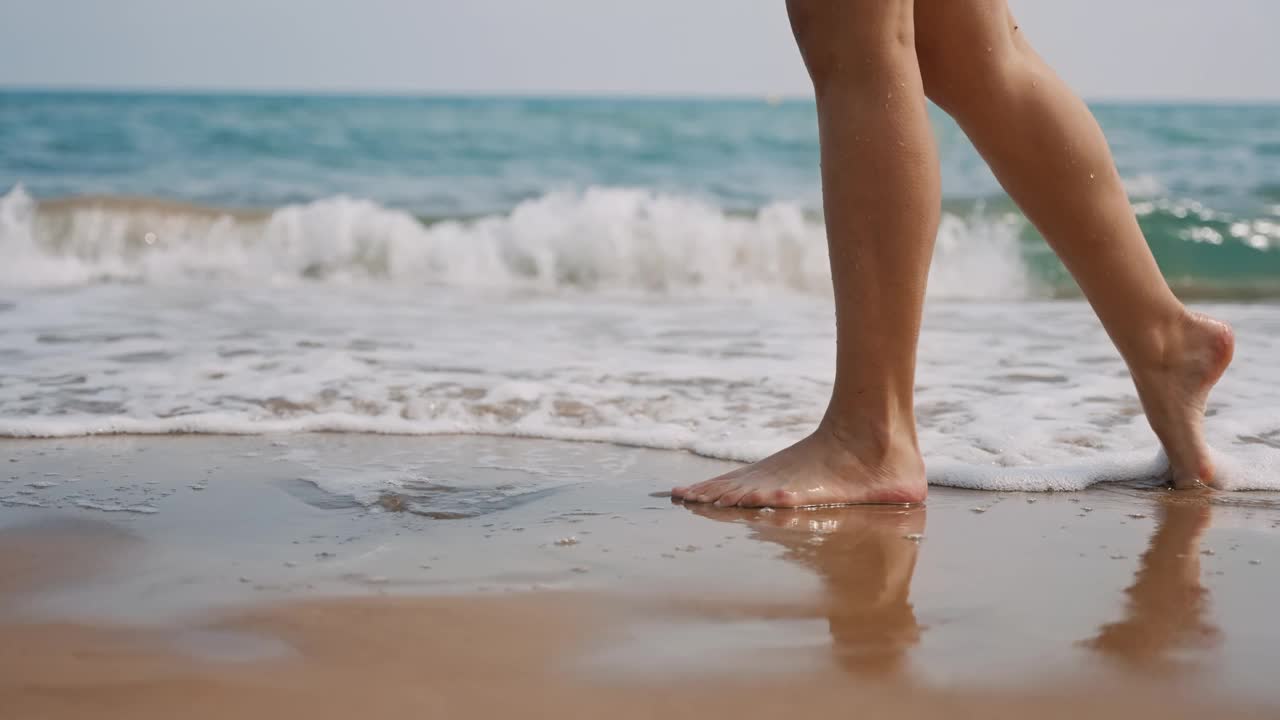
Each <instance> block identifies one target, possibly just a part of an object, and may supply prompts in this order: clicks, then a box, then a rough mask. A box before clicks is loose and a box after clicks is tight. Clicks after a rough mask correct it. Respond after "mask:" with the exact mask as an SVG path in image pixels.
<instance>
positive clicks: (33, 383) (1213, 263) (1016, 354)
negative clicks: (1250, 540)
mask: <svg viewBox="0 0 1280 720" xmlns="http://www.w3.org/2000/svg"><path fill="white" fill-rule="evenodd" d="M1094 109H1095V111H1096V113H1097V115H1098V118H1099V120H1100V122H1101V123H1102V125H1103V127H1104V129H1105V131H1106V133H1107V137H1108V138H1109V140H1110V141H1111V144H1112V147H1113V150H1114V152H1115V155H1116V161H1117V164H1118V167H1119V170H1120V173H1121V175H1122V177H1123V178H1124V179H1125V183H1126V187H1127V188H1128V191H1129V194H1130V197H1131V199H1132V203H1133V207H1134V212H1135V213H1136V214H1137V216H1138V219H1139V221H1140V223H1141V225H1142V228H1143V230H1144V231H1145V233H1146V235H1147V238H1148V241H1149V243H1150V244H1151V246H1152V248H1153V250H1154V251H1155V254H1156V257H1157V259H1158V261H1159V263H1160V266H1161V268H1162V270H1163V271H1164V272H1165V274H1166V276H1167V277H1168V278H1169V280H1170V281H1171V282H1172V284H1173V285H1174V287H1175V288H1176V289H1177V290H1178V292H1179V293H1180V294H1181V295H1182V296H1183V297H1185V298H1188V299H1191V300H1195V301H1200V302H1210V303H1213V304H1214V306H1213V308H1212V311H1213V312H1215V313H1217V314H1219V315H1221V316H1223V317H1224V319H1227V320H1230V321H1233V322H1234V323H1236V325H1237V330H1238V331H1239V333H1240V336H1241V343H1240V345H1241V347H1240V354H1239V356H1238V359H1237V362H1236V367H1235V368H1233V370H1232V371H1231V372H1230V373H1229V374H1228V377H1227V379H1226V380H1225V381H1224V383H1223V384H1222V385H1221V386H1220V389H1219V391H1218V392H1217V393H1216V394H1215V400H1216V401H1217V403H1218V406H1217V409H1216V410H1215V417H1213V418H1212V419H1211V432H1210V435H1211V437H1212V438H1213V442H1214V444H1215V446H1217V447H1218V448H1219V449H1220V450H1221V451H1223V452H1224V453H1226V454H1227V455H1228V456H1230V457H1232V458H1235V459H1236V461H1235V465H1236V466H1238V467H1236V469H1235V470H1233V471H1232V472H1233V473H1234V475H1233V477H1234V478H1235V482H1236V484H1237V486H1239V487H1273V486H1280V472H1277V456H1280V412H1277V411H1276V410H1275V408H1277V407H1280V383H1277V382H1276V380H1275V373H1276V371H1277V370H1280V360H1277V359H1276V358H1277V357H1280V340H1277V339H1276V338H1280V312H1278V311H1277V306H1276V305H1274V304H1273V303H1274V302H1275V301H1276V300H1277V299H1280V106H1276V105H1263V104H1252V105H1246V104H1241V105H1212V104H1184V105H1175V104H1103V105H1097V106H1095V108H1094ZM935 121H936V122H935V127H936V132H937V136H938V140H939V148H940V154H941V160H942V174H943V187H944V195H945V199H944V217H943V222H942V226H941V229H940V231H939V243H938V249H937V253H936V257H935V262H934V267H933V271H932V273H931V277H930V288H929V293H930V307H929V310H928V316H927V318H926V330H925V338H924V340H923V345H922V366H921V372H920V381H919V382H920V388H919V403H920V422H921V427H922V440H923V442H924V445H925V448H924V449H925V453H926V457H927V459H928V460H929V462H930V467H931V470H930V475H931V479H933V480H934V481H935V482H942V483H948V484H957V485H969V486H975V487H989V488H1026V489H1048V488H1069V487H1078V486H1081V485H1083V484H1087V483H1089V482H1094V481H1097V480H1102V479H1118V478H1125V477H1136V476H1141V475H1143V474H1150V473H1151V472H1154V471H1153V469H1152V468H1154V467H1155V466H1154V465H1152V463H1151V462H1150V458H1151V456H1152V455H1153V454H1154V451H1155V441H1154V437H1153V436H1152V435H1151V434H1150V431H1149V430H1148V429H1147V428H1146V425H1145V422H1144V420H1143V418H1142V416H1141V414H1140V410H1139V408H1138V405H1137V401H1136V399H1135V398H1134V397H1133V393H1132V389H1131V387H1130V385H1129V383H1128V378H1127V374H1126V372H1125V369H1124V366H1123V364H1122V363H1120V361H1119V359H1118V358H1117V357H1116V356H1115V353H1114V351H1113V350H1111V349H1110V346H1109V345H1108V343H1107V340H1106V337H1105V335H1103V334H1102V332H1101V330H1100V328H1098V327H1097V323H1096V321H1095V320H1093V318H1092V315H1091V314H1090V312H1089V310H1088V307H1087V306H1086V305H1085V304H1084V303H1083V302H1082V301H1080V300H1079V299H1078V293H1077V292H1076V290H1075V288H1074V285H1073V284H1072V283H1071V281H1070V279H1069V277H1068V276H1067V275H1066V274H1065V272H1064V271H1063V270H1062V268H1061V266H1060V265H1059V264H1058V262H1057V261H1056V260H1055V259H1054V258H1053V256H1052V254H1051V253H1050V252H1049V251H1048V249H1047V248H1046V247H1045V245H1044V243H1043V242H1042V241H1041V240H1040V238H1039V237H1038V236H1037V234H1036V233H1035V231H1034V229H1032V228H1031V227H1030V226H1029V225H1028V224H1027V223H1026V222H1025V220H1024V219H1023V218H1022V217H1021V215H1020V214H1019V213H1018V212H1017V210H1016V208H1014V207H1013V205H1012V204H1011V202H1010V201H1009V199H1008V198H1007V196H1006V195H1005V194H1004V193H1003V192H1002V191H1001V189H1000V187H999V185H998V184H997V183H996V181H995V180H994V178H993V177H992V176H991V174H990V172H989V171H988V170H987V169H986V167H985V165H984V164H983V163H982V161H981V159H980V158H979V157H978V156H977V154H976V153H975V152H974V150H973V149H972V147H971V146H970V145H969V144H968V142H967V141H966V140H965V139H964V137H963V135H962V134H961V133H960V131H959V130H958V128H957V127H956V126H955V125H954V124H953V123H951V122H950V121H949V120H948V119H947V118H945V116H943V115H942V114H941V113H936V112H935ZM1016 130H1017V129H1016V127H1011V128H1010V131H1011V132H1016ZM819 198H820V193H819V182H818V143H817V132H816V117H815V112H814V108H813V103H812V101H811V100H804V101H799V100H795V101H793V100H785V101H782V100H775V99H764V98H761V99H742V100H641V99H625V100H623V99H592V98H578V99H539V98H519V97H503V98H483V97H465V98H463V97H459V98H450V97H372V96H353V97H341V96H318V95H313V96H274V95H266V94H261V95H231V94H207V95H195V94H166V93H142V94H122V93H107V92H37V91H12V90H11V91H0V252H2V253H3V262H2V263H0V367H3V372H2V373H0V434H3V435H9V436H32V435H34V436H69V435H81V434H89V433H100V432H148V433H151V432H235V433H259V432H284V431H306V430H327V431H337V432H402V433H440V432H464V433H489V434H509V435H528V436H540V437H557V438H564V439H578V440H605V441H613V442H622V443H629V444H639V445H650V446H655V447H669V448H682V449H691V450H695V451H697V452H701V453H704V454H708V455H714V456H720V457H728V458H736V459H744V460H748V459H754V458H757V457H760V456H762V455H764V454H766V453H767V452H768V451H771V450H774V449H777V448H779V447H781V446H782V445H784V444H785V443H786V442H788V441H791V440H794V439H796V438H797V437H799V436H800V435H802V434H803V433H804V432H806V431H807V430H808V429H810V428H811V427H812V425H813V424H814V422H816V420H817V418H818V417H820V415H821V413H822V410H823V405H824V403H825V399H826V393H827V392H828V390H829V382H830V375H831V365H832V358H831V355H832V351H833V345H832V328H831V304H830V298H829V293H830V280H829V276H828V271H827V266H826V246H825V239H824V231H823V225H822V215H821V208H820V199H819Z"/></svg>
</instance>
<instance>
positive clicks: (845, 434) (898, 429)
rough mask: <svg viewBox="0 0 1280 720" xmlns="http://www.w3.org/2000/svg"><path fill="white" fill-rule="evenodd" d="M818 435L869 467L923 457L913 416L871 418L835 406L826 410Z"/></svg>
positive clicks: (819, 425)
mask: <svg viewBox="0 0 1280 720" xmlns="http://www.w3.org/2000/svg"><path fill="white" fill-rule="evenodd" d="M816 432H817V434H820V435H823V436H825V437H827V438H829V439H830V440H831V441H832V442H834V443H835V444H837V445H838V446H840V447H841V448H842V449H844V450H846V451H847V452H849V453H850V454H851V455H853V456H854V457H857V458H858V459H859V460H860V461H861V462H862V463H864V464H865V465H867V466H868V467H880V466H887V465H893V464H896V463H898V462H900V461H902V460H903V459H906V458H911V459H918V458H919V457H920V448H919V442H918V440H917V438H916V427H915V418H914V417H913V416H911V415H910V414H907V415H906V416H905V417H903V416H900V415H888V416H882V417H870V416H867V415H865V414H862V413H859V412H857V411H853V412H848V413H847V412H843V411H841V410H838V409H837V408H836V407H835V406H834V405H833V406H832V407H829V408H828V409H827V413H826V415H825V416H823V418H822V422H821V423H819V424H818V429H817V431H816Z"/></svg>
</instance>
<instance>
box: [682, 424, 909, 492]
mask: <svg viewBox="0 0 1280 720" xmlns="http://www.w3.org/2000/svg"><path fill="white" fill-rule="evenodd" d="M901 445H902V447H894V448H890V449H888V450H887V451H883V450H882V451H877V452H874V453H871V452H859V451H858V450H857V449H856V447H857V445H856V443H852V442H848V441H846V440H845V439H844V436H842V435H841V434H840V433H837V432H833V431H831V430H829V429H827V428H826V424H825V423H824V426H823V427H820V428H819V429H818V430H817V431H815V432H814V433H813V434H812V435H810V436H809V437H807V438H805V439H803V440H801V441H800V442H798V443H796V444H795V445H792V446H791V447H789V448H787V449H785V450H782V451H781V452H778V453H776V454H774V455H770V456H769V457H767V458H765V459H763V460H761V461H760V462H757V463H754V464H751V465H747V466H745V467H741V468H738V469H737V470H734V471H732V472H729V473H725V474H724V475H721V476H719V477H715V478H712V479H710V480H707V481H705V482H701V483H698V484H696V485H691V486H689V487H678V488H675V489H674V490H672V491H671V495H672V496H673V497H675V498H677V499H680V500H684V501H685V502H699V503H715V504H716V505H719V506H721V507H734V506H738V507H807V506H813V505H862V504H898V505H906V504H913V503H920V502H924V499H925V495H926V493H927V492H928V486H927V483H926V481H925V474H924V460H923V459H922V458H921V457H920V451H919V450H918V449H917V448H916V444H915V441H914V435H913V436H912V437H911V438H910V439H909V440H906V441H904V442H902V443H901ZM872 457H874V458H875V459H874V460H864V459H863V458H872Z"/></svg>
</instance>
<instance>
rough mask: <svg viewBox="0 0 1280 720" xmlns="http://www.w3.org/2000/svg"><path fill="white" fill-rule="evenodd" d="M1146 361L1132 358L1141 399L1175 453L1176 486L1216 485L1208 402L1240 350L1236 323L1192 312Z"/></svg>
mask: <svg viewBox="0 0 1280 720" xmlns="http://www.w3.org/2000/svg"><path fill="white" fill-rule="evenodd" d="M1157 347H1158V350H1157V351H1156V352H1155V353H1154V354H1153V357H1152V358H1151V359H1150V360H1149V361H1146V362H1139V363H1131V364H1130V371H1131V373H1132V374H1133V382H1134V385H1135V386H1136V387H1137V389H1138V398H1139V399H1140V400H1141V401H1142V408H1143V410H1145V411H1146V414H1147V421H1148V422H1150V423H1151V429H1152V430H1154V431H1155V433H1156V436H1157V437H1158V438H1160V443H1161V444H1162V445H1163V446H1164V450H1165V453H1166V454H1167V455H1168V456H1169V471H1170V474H1171V476H1172V477H1171V478H1170V479H1171V481H1172V482H1173V485H1174V487H1178V488H1190V487H1196V486H1198V485H1200V484H1202V483H1203V484H1205V485H1210V486H1213V485H1215V484H1216V483H1215V480H1216V479H1215V477H1214V467H1213V460H1212V458H1211V457H1210V455H1209V446H1208V445H1207V444H1205V441H1204V433H1203V430H1202V426H1203V425H1204V411H1205V405H1206V403H1207V402H1208V400H1209V391H1210V390H1211V389H1212V388H1213V386H1214V384H1215V383H1217V382H1218V379H1219V378H1221V377H1222V373H1223V372H1225V371H1226V369H1227V366H1228V365H1230V364H1231V357H1232V355H1233V354H1234V353H1235V335H1234V333H1232V331H1231V326H1230V325H1227V324H1226V323H1223V322H1219V321H1217V320H1214V319H1212V318H1209V317H1206V316H1204V315H1201V314H1199V313H1187V314H1186V316H1185V317H1183V318H1182V319H1181V320H1180V321H1179V323H1178V326H1177V327H1175V328H1174V329H1173V330H1171V331H1169V332H1168V333H1166V334H1165V335H1164V337H1161V338H1160V341H1159V342H1158V343H1157Z"/></svg>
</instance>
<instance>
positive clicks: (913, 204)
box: [672, 0, 941, 507]
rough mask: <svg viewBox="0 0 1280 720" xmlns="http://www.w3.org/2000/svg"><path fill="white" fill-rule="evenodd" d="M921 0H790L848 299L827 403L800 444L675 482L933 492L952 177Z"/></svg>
mask: <svg viewBox="0 0 1280 720" xmlns="http://www.w3.org/2000/svg"><path fill="white" fill-rule="evenodd" d="M912 5H913V0H788V2H787V11H788V13H789V15H790V17H791V24H792V28H793V30H794V32H795V36H796V42H797V43H798V44H799V46H800V54H801V55H802V56H803V57H804V61H805V65H806V67H807V68H808V69H809V74H810V76H811V77H812V79H813V85H814V90H815V94H816V95H817V104H818V135H819V140H820V144H821V149H822V197H823V209H824V211H825V215H826V221H827V244H828V251H829V253H830V257H831V279H832V285H833V286H834V290H835V309H836V377H835V383H834V387H833V389H832V393H831V402H830V404H829V405H828V407H827V413H826V416H825V417H824V418H823V420H822V422H821V424H820V425H819V426H818V428H817V430H816V431H815V432H814V433H813V434H812V435H810V436H809V437H807V438H805V439H803V440H801V441H800V442H799V443H796V444H795V445H792V446H791V447H789V448H786V449H784V450H782V451H781V452H779V453H776V454H774V455H771V456H770V457H767V458H765V459H764V460H761V461H760V462H758V463H754V464H752V465H748V466H746V467H743V468H739V469H738V470H735V471H733V472H731V473H727V474H725V475H722V476H720V477H716V478H712V479H711V480H707V481H705V482H701V483H698V484H696V485H692V486H689V487H678V488H675V489H674V490H673V491H672V494H673V495H674V496H675V497H677V498H680V499H682V500H686V501H690V502H714V503H717V504H719V505H746V506H761V505H769V506H775V507H783V506H785V507H795V506H803V505H829V504H830V505H834V504H863V503H917V502H921V501H923V500H924V498H925V493H926V492H927V487H926V484H925V474H924V460H923V459H922V458H921V457H920V449H919V445H918V443H917V440H916V428H915V411H914V408H913V397H914V396H913V393H914V384H915V370H916V343H917V341H918V340H919V335H920V317H921V312H922V310H923V306H924V291H925V282H926V281H927V280H928V275H929V259H930V257H931V255H932V253H933V243H934V239H935V238H936V236H937V232H938V215H939V205H940V202H941V197H940V194H939V192H940V190H939V185H940V180H939V172H938V158H937V153H936V151H935V148H934V140H933V134H932V131H931V129H930V127H929V116H928V103H927V101H926V100H925V96H924V86H923V85H922V83H921V79H920V68H919V65H918V61H917V59H916V50H915V46H914V40H913V36H912V25H913V23H914V13H913V10H912Z"/></svg>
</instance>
